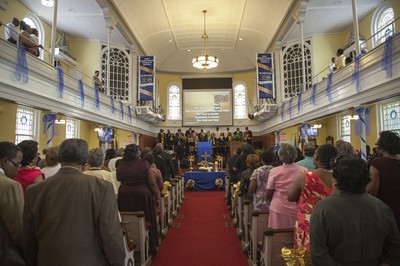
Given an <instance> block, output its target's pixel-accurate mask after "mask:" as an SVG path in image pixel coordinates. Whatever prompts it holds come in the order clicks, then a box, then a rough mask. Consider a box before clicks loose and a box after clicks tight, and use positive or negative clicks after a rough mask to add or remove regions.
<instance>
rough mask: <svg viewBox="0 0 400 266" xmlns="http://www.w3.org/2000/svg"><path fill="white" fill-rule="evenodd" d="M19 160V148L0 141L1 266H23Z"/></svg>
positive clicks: (21, 198)
mask: <svg viewBox="0 0 400 266" xmlns="http://www.w3.org/2000/svg"><path fill="white" fill-rule="evenodd" d="M21 161H22V152H21V149H20V148H19V147H18V146H16V145H15V144H13V143H11V142H8V141H3V142H0V265H4V266H19V265H25V262H24V259H23V256H22V211H23V206H24V193H23V191H22V187H21V184H19V183H18V182H16V181H14V180H13V178H14V177H15V176H16V175H17V168H18V167H19V165H20V164H21Z"/></svg>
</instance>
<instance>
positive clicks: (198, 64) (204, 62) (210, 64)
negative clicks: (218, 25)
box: [192, 10, 219, 70]
mask: <svg viewBox="0 0 400 266" xmlns="http://www.w3.org/2000/svg"><path fill="white" fill-rule="evenodd" d="M206 13H207V10H203V14H204V32H203V35H202V36H201V38H202V39H203V50H202V53H201V55H200V56H196V57H195V58H193V60H192V64H193V67H195V68H198V69H204V70H206V69H211V68H216V67H217V66H218V64H219V60H218V58H217V57H216V56H213V55H209V54H208V51H207V39H208V35H207V33H206Z"/></svg>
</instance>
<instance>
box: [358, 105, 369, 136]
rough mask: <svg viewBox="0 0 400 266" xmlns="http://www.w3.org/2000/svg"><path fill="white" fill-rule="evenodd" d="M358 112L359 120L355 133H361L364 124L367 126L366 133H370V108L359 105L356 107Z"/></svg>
mask: <svg viewBox="0 0 400 266" xmlns="http://www.w3.org/2000/svg"><path fill="white" fill-rule="evenodd" d="M364 109H365V116H364V117H363V116H362V113H363V111H364ZM355 112H356V114H357V115H358V120H357V122H356V127H355V133H356V135H358V136H359V135H361V132H362V124H364V126H365V135H369V132H370V118H369V113H370V110H369V109H368V108H364V107H357V108H356V109H355Z"/></svg>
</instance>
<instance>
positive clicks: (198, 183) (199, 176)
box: [184, 171, 226, 191]
mask: <svg viewBox="0 0 400 266" xmlns="http://www.w3.org/2000/svg"><path fill="white" fill-rule="evenodd" d="M225 176H226V171H218V172H203V171H192V172H190V171H186V172H185V174H184V178H185V183H186V182H187V181H188V180H189V179H193V180H194V182H195V185H194V190H203V191H204V190H215V189H216V186H215V179H217V178H222V180H223V182H224V184H223V186H222V187H223V188H225Z"/></svg>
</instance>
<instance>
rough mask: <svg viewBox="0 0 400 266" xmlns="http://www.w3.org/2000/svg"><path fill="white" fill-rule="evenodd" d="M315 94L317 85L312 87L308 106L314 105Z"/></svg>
mask: <svg viewBox="0 0 400 266" xmlns="http://www.w3.org/2000/svg"><path fill="white" fill-rule="evenodd" d="M316 94H317V84H313V85H312V91H311V97H310V104H311V105H315V95H316Z"/></svg>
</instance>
